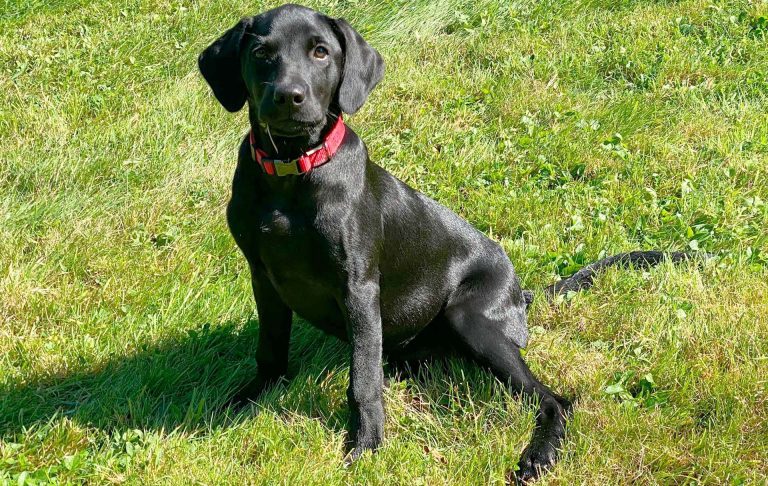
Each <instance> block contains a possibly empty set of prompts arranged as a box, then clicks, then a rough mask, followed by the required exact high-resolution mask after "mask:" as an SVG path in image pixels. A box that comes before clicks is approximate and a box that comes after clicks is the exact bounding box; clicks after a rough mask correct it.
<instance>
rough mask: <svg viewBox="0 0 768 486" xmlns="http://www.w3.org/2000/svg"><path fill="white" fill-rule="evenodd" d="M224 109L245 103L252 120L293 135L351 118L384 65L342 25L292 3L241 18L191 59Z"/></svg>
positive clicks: (279, 133)
mask: <svg viewBox="0 0 768 486" xmlns="http://www.w3.org/2000/svg"><path fill="white" fill-rule="evenodd" d="M198 65H199V66H200V72H201V73H202V74H203V77H204V78H205V80H206V81H207V82H208V84H209V85H210V86H211V89H212V90H213V94H214V95H215V96H216V98H217V99H218V100H219V102H220V103H221V104H222V105H223V106H224V108H226V109H227V110H229V111H232V112H234V111H238V110H240V109H241V108H242V107H243V105H244V104H245V102H246V101H248V104H249V108H250V111H251V117H252V119H253V118H255V120H256V121H258V123H259V124H261V125H269V128H270V130H271V131H272V133H274V134H276V135H281V136H289V137H290V136H294V135H300V134H304V133H307V132H308V131H310V130H312V129H313V128H316V127H318V126H319V125H322V124H324V123H325V121H326V114H327V113H329V112H339V111H343V112H344V113H349V114H352V113H355V112H356V111H357V110H358V109H360V107H361V106H362V105H363V103H364V102H365V100H366V98H367V97H368V94H369V93H370V92H371V90H373V88H374V87H375V86H376V84H377V83H378V82H379V81H380V80H381V78H382V77H383V75H384V61H383V60H382V58H381V56H380V55H379V53H378V52H376V50H375V49H373V48H372V47H371V46H369V45H368V43H366V42H365V40H363V38H362V37H361V36H360V34H358V33H357V32H356V31H355V30H354V29H353V28H352V27H351V26H350V25H349V24H348V23H347V22H346V21H345V20H343V19H332V18H329V17H327V16H325V15H323V14H321V13H319V12H316V11H314V10H312V9H309V8H306V7H302V6H299V5H292V4H288V5H283V6H281V7H278V8H275V9H272V10H269V11H267V12H264V13H262V14H261V15H257V16H255V17H249V18H244V19H242V20H241V21H240V22H238V24H237V25H235V26H234V27H232V28H231V29H229V30H228V31H227V32H225V33H224V35H222V36H221V37H220V38H218V39H217V40H216V41H215V42H214V43H213V44H211V45H210V46H209V47H208V48H206V49H205V50H204V51H203V52H202V54H200V58H199V59H198Z"/></svg>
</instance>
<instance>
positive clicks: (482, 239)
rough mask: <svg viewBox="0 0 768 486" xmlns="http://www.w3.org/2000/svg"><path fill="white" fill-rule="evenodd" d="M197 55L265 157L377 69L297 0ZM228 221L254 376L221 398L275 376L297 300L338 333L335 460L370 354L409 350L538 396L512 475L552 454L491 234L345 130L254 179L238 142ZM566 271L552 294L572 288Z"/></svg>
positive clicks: (370, 444)
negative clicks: (319, 150)
mask: <svg viewBox="0 0 768 486" xmlns="http://www.w3.org/2000/svg"><path fill="white" fill-rule="evenodd" d="M199 65H200V71H201V72H202V74H203V76H204V77H205V79H206V81H208V83H209V84H210V86H211V88H212V90H213V93H214V95H215V96H216V98H217V99H218V100H219V101H220V102H221V104H222V105H223V106H224V107H225V108H226V109H227V110H229V111H236V110H238V109H239V108H240V107H242V105H243V104H244V103H245V102H246V101H247V103H248V113H249V119H250V122H251V128H252V130H253V131H254V134H255V136H256V140H257V142H258V144H259V147H260V148H261V149H262V150H265V151H266V152H268V153H269V154H270V155H271V156H275V157H279V158H293V157H296V156H298V155H299V154H301V153H302V152H303V151H305V150H306V149H308V148H311V147H314V146H315V145H317V144H318V143H319V142H320V140H321V139H322V137H323V136H324V135H325V133H327V131H328V130H329V129H330V127H331V126H332V124H333V122H334V120H335V119H336V117H337V116H339V115H340V114H341V112H342V111H343V112H345V113H354V112H355V111H357V110H358V109H359V108H360V107H361V106H362V104H363V103H364V102H365V99H366V98H367V96H368V94H369V93H370V92H371V90H372V89H373V88H374V87H375V86H376V84H377V83H378V82H379V81H380V80H381V78H382V76H383V73H384V62H383V60H382V58H381V56H380V55H379V54H378V52H376V50H374V49H373V48H372V47H371V46H369V45H368V44H367V43H366V42H365V40H363V38H362V37H361V36H360V35H359V34H358V33H357V32H355V30H354V29H353V28H352V27H351V26H350V25H349V24H348V23H347V22H345V21H344V20H341V19H331V18H328V17H326V16H324V15H322V14H320V13H318V12H316V11H313V10H310V9H308V8H304V7H300V6H297V5H284V6H282V7H279V8H276V9H273V10H270V11H267V12H265V13H262V14H261V15H258V16H255V17H252V18H248V19H244V20H242V21H241V22H239V23H238V24H237V25H236V26H235V27H233V28H232V29H231V30H229V31H228V32H226V33H225V34H224V35H223V36H222V37H221V38H220V39H218V40H217V41H215V42H214V43H213V44H212V45H211V46H210V47H208V48H207V49H206V50H205V51H204V52H203V53H202V54H201V55H200V59H199ZM227 221H228V223H229V227H230V230H231V232H232V235H233V236H234V238H235V241H236V242H237V245H238V246H239V247H240V249H241V250H242V252H243V254H244V255H245V257H246V259H247V260H248V264H249V266H250V271H251V277H252V283H253V293H254V296H255V299H256V305H257V310H258V314H259V321H260V336H259V344H258V349H257V350H256V358H257V362H258V373H257V376H256V377H255V378H254V379H253V380H252V381H251V382H250V383H248V384H246V385H245V386H244V387H243V389H242V390H241V391H240V392H239V394H238V395H237V397H236V398H235V400H247V399H252V398H255V397H257V396H258V395H259V393H261V392H262V391H263V390H264V389H265V387H267V386H269V385H270V384H272V383H274V382H275V381H276V380H278V379H280V378H281V377H282V376H283V375H284V374H285V372H286V369H287V360H288V343H289V337H290V331H291V320H292V315H293V313H294V312H295V313H296V314H298V315H300V316H302V317H303V318H305V319H306V320H308V321H309V322H311V323H313V324H314V325H315V326H317V327H319V328H320V329H323V330H324V331H326V332H328V333H330V334H332V335H335V336H338V337H339V338H340V339H343V340H347V341H349V342H350V344H351V366H350V384H349V389H348V397H349V405H350V407H351V412H352V415H351V416H352V420H351V423H350V440H351V451H350V454H349V456H348V459H350V460H354V459H356V458H357V457H359V456H360V454H361V453H362V452H363V451H365V450H367V449H375V448H376V447H378V446H379V444H380V443H381V441H382V438H383V430H384V406H383V402H382V387H383V372H382V359H383V355H386V356H387V357H388V359H390V360H391V361H393V362H408V361H410V360H420V359H425V358H429V357H433V356H441V355H444V354H446V353H448V352H449V351H456V350H458V351H459V352H461V353H462V354H464V355H466V356H468V357H470V358H472V359H474V360H476V361H477V362H479V363H481V364H482V365H483V366H486V367H488V368H489V369H490V370H491V371H492V372H493V373H494V374H495V375H496V376H498V377H499V379H501V380H502V381H503V382H505V383H507V384H508V385H509V387H510V389H511V390H512V391H513V392H515V393H522V394H523V395H526V396H531V397H535V398H536V399H537V402H538V404H539V410H538V413H537V416H536V427H535V429H534V432H533V437H532V440H531V443H530V444H529V446H528V447H527V448H526V449H525V451H524V452H523V454H522V457H521V458H520V462H519V469H518V471H517V472H516V473H515V475H514V479H515V480H520V481H526V480H529V479H532V478H535V477H537V476H538V475H539V474H540V473H541V472H542V471H543V470H545V469H547V468H549V467H551V466H552V465H553V464H554V463H555V461H556V459H557V455H558V449H559V448H560V446H561V444H562V441H563V438H564V435H565V426H566V418H567V417H568V415H569V413H570V410H571V404H570V402H569V401H568V400H566V399H565V398H562V397H560V396H558V395H556V394H554V393H553V392H552V391H550V390H549V389H548V388H547V387H546V386H544V385H543V384H541V383H540V382H539V381H538V380H537V379H536V378H535V377H534V376H533V374H532V373H531V371H530V370H529V369H528V366H527V365H526V364H525V362H524V361H523V359H522V356H521V353H520V349H521V348H523V347H525V346H526V344H527V342H528V330H527V325H526V307H527V305H528V304H530V302H531V300H532V294H531V293H530V292H529V291H526V292H523V290H522V289H521V288H520V284H519V282H518V279H517V276H516V275H515V271H514V269H513V267H512V264H511V263H510V261H509V259H508V257H507V255H506V254H505V253H504V251H503V250H502V248H501V247H500V246H499V245H498V244H497V243H496V242H494V241H492V240H491V239H489V238H487V237H486V236H485V235H483V234H482V233H481V232H479V231H478V230H476V229H475V228H473V227H472V226H471V225H470V224H468V223H467V222H466V221H464V220H463V219H461V218H460V217H458V216H457V215H456V214H454V213H453V212H452V211H450V210H449V209H447V208H445V207H444V206H442V205H440V204H438V203H436V202H435V201H433V200H432V199H430V198H428V197H426V196H424V195H423V194H421V193H419V192H417V191H415V190H413V189H411V188H410V187H408V186H407V185H405V184H404V183H402V182H401V181H399V180H398V179H396V178H395V177H393V176H392V175H391V174H389V173H388V172H386V171H385V170H384V169H382V168H381V167H379V166H378V165H375V164H374V163H372V162H371V161H370V160H369V158H368V153H367V150H366V147H365V144H364V143H363V142H362V141H361V140H360V139H359V138H358V136H357V135H356V134H355V133H354V132H353V131H352V130H351V129H349V128H348V129H347V134H346V137H345V139H344V141H343V144H342V146H341V147H340V149H339V150H338V152H337V153H336V154H335V156H334V157H333V159H332V160H331V162H330V163H328V164H326V165H324V166H322V167H320V168H318V169H316V170H313V171H311V172H308V173H306V174H304V175H301V176H287V177H274V176H269V175H266V174H265V173H263V172H262V170H261V168H260V167H259V166H258V165H257V164H256V162H255V161H254V160H253V159H252V157H251V153H250V148H249V144H248V139H247V137H246V138H244V139H243V141H242V143H241V146H240V154H239V159H238V164H237V169H236V170H235V176H234V181H233V184H232V198H231V200H230V202H229V206H228V208H227ZM640 260H641V259H637V258H635V259H634V260H632V261H640ZM622 262H624V263H626V259H623V260H622V259H618V261H616V262H614V263H622ZM596 265H597V266H598V267H600V268H602V266H603V265H602V264H596ZM587 274H588V275H587ZM592 275H593V273H589V272H585V275H584V276H583V277H584V279H582V280H579V282H580V284H579V285H578V287H579V288H581V287H585V286H588V285H589V283H591V277H592ZM577 280H578V279H577ZM566 282H567V281H564V282H562V283H560V284H559V287H557V288H554V289H553V290H552V291H551V292H550V293H552V292H557V291H559V290H561V289H566V290H568V289H570V288H571V287H569V286H568V284H567V283H566ZM572 283H573V282H572ZM581 283H583V285H581Z"/></svg>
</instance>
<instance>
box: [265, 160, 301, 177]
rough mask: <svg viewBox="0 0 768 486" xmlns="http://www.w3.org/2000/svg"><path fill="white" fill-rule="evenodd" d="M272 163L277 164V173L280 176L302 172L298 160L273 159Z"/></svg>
mask: <svg viewBox="0 0 768 486" xmlns="http://www.w3.org/2000/svg"><path fill="white" fill-rule="evenodd" d="M272 163H273V164H274V165H275V174H277V175H278V176H280V177H282V176H287V175H299V174H301V171H300V170H299V164H298V161H297V160H277V159H274V160H272Z"/></svg>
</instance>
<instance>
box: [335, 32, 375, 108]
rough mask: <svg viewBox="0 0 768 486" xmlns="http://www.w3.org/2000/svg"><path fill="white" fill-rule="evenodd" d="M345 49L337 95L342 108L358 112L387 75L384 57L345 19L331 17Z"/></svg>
mask: <svg viewBox="0 0 768 486" xmlns="http://www.w3.org/2000/svg"><path fill="white" fill-rule="evenodd" d="M331 23H332V25H333V26H334V30H336V35H337V37H338V38H339V42H340V43H341V46H342V47H343V48H344V71H343V72H342V75H341V82H340V83H339V88H338V91H337V94H336V97H337V102H338V105H339V107H340V108H341V111H343V112H344V113H349V114H350V115H351V114H353V113H355V112H356V111H357V110H359V109H360V107H361V106H363V103H365V100H366V99H367V98H368V94H370V92H371V91H373V88H374V87H375V86H376V85H377V84H378V82H379V81H381V78H382V77H384V59H382V58H381V56H380V55H379V53H378V52H376V49H374V48H373V47H371V46H370V45H368V43H367V42H365V40H363V38H362V37H361V36H360V34H358V33H357V31H356V30H355V29H353V28H352V26H351V25H349V24H348V23H347V21H346V20H344V19H335V20H331Z"/></svg>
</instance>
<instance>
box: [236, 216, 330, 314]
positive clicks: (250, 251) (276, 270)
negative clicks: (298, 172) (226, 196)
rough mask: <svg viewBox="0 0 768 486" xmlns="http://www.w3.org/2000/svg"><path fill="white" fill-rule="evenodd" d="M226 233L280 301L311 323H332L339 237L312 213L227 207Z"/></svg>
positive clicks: (328, 225)
mask: <svg viewBox="0 0 768 486" xmlns="http://www.w3.org/2000/svg"><path fill="white" fill-rule="evenodd" d="M228 220H229V226H230V230H231V232H232V234H233V236H234V237H235V240H236V241H237V243H238V246H240V248H241V249H242V250H243V253H244V254H245V256H246V258H247V259H248V260H249V261H250V262H251V263H254V262H258V263H259V266H260V267H262V268H263V269H264V271H265V272H266V274H267V276H268V277H269V280H270V281H271V282H272V284H273V285H274V287H275V290H277V292H278V294H280V297H281V298H282V299H283V301H284V302H285V303H286V304H288V306H289V307H290V308H291V309H292V310H294V311H295V312H296V313H298V314H299V315H301V316H302V317H304V318H306V319H308V320H310V321H326V320H328V319H331V318H333V319H336V318H337V317H338V316H337V314H338V307H337V304H336V299H335V297H334V296H335V294H336V293H337V292H336V291H337V290H338V287H339V282H338V278H337V275H338V272H337V269H338V268H339V262H338V261H337V258H336V253H337V252H336V251H335V250H334V249H335V248H338V246H339V242H338V241H337V239H338V231H336V230H334V225H333V224H328V222H325V223H319V221H322V220H323V218H321V217H318V215H317V213H316V212H314V211H311V210H310V211H307V210H301V209H297V208H294V207H279V206H278V205H276V204H269V205H267V204H264V205H258V204H237V203H235V204H232V203H231V204H230V208H229V211H228Z"/></svg>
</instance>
